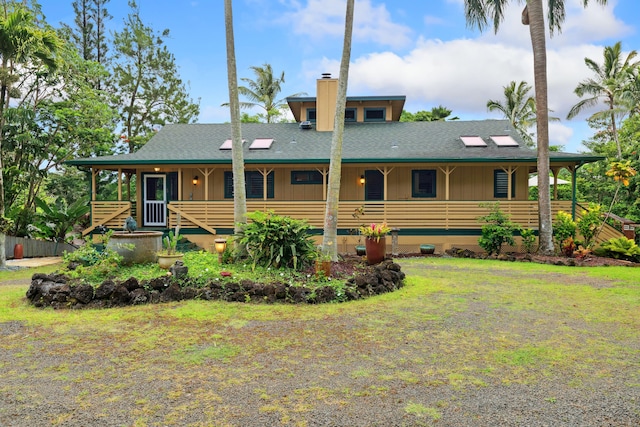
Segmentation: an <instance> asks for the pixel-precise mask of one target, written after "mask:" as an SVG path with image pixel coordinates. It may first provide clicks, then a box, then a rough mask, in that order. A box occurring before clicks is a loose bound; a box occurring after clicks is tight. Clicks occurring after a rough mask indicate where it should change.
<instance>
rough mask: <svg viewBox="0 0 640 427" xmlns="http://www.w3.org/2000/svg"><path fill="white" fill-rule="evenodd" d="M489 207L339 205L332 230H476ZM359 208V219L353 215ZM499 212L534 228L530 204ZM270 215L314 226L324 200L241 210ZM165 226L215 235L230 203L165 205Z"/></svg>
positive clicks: (227, 222) (225, 223)
mask: <svg viewBox="0 0 640 427" xmlns="http://www.w3.org/2000/svg"><path fill="white" fill-rule="evenodd" d="M490 205H491V204H483V203H481V202H475V201H474V202H458V201H455V202H452V201H449V202H427V201H387V202H359V201H342V202H340V211H339V213H338V227H339V228H342V229H345V228H356V227H359V226H360V225H361V224H366V223H371V222H386V223H387V224H388V225H389V226H391V227H398V228H401V229H402V228H405V229H412V228H413V229H419V228H433V229H444V230H451V229H463V228H471V229H477V228H480V227H481V224H480V223H479V222H478V217H480V216H483V215H486V214H487V213H488V212H489V211H490ZM360 208H362V209H361V212H362V214H361V215H359V216H358V215H354V214H355V213H356V212H357V211H359V210H360ZM500 208H501V209H502V211H503V212H505V213H506V214H509V215H510V216H511V219H512V220H513V221H514V222H516V223H518V224H520V225H521V226H523V227H526V228H537V227H538V204H537V202H535V201H510V202H500ZM256 210H258V211H268V210H271V211H274V212H275V213H277V214H280V215H288V216H291V217H293V218H299V219H306V220H307V221H308V222H309V223H310V224H311V225H313V226H314V227H318V228H322V227H323V223H324V213H325V202H324V201H305V202H298V201H295V202H294V201H266V202H265V201H247V211H248V212H253V211H256ZM559 210H565V211H570V210H571V202H567V201H554V202H552V214H553V215H554V216H555V214H556V212H557V211H559ZM169 211H170V216H169V226H170V227H174V226H175V224H176V219H177V214H178V213H180V214H181V220H180V226H181V227H184V228H196V227H200V228H203V229H211V230H215V229H216V228H233V225H234V224H233V202H232V201H224V202H217V201H216V202H200V201H184V202H171V203H170V204H169Z"/></svg>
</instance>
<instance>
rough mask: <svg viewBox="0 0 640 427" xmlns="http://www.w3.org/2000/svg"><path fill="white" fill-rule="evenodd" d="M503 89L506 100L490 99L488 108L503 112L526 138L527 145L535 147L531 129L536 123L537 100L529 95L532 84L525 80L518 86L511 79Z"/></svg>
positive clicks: (523, 137)
mask: <svg viewBox="0 0 640 427" xmlns="http://www.w3.org/2000/svg"><path fill="white" fill-rule="evenodd" d="M503 89H504V102H500V101H496V100H489V101H487V109H488V110H489V111H499V112H501V113H502V114H503V115H504V116H505V117H506V118H507V119H508V120H509V122H510V123H511V125H512V126H513V127H514V128H515V129H516V131H517V132H518V134H519V135H520V136H521V137H522V139H524V141H525V143H526V144H527V146H529V147H534V146H535V141H534V140H533V135H532V134H531V132H530V131H529V129H530V128H531V127H532V126H534V125H535V123H536V100H535V99H534V98H533V96H531V95H529V91H530V90H531V86H529V84H528V83H527V82H524V81H521V82H519V83H518V84H517V86H516V82H515V81H511V82H510V83H509V84H508V85H507V86H504V88H503Z"/></svg>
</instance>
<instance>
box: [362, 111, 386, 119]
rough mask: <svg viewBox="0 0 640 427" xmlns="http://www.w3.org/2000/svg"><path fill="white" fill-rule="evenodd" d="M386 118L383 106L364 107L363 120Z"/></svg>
mask: <svg viewBox="0 0 640 427" xmlns="http://www.w3.org/2000/svg"><path fill="white" fill-rule="evenodd" d="M386 118H387V112H386V110H385V109H384V108H365V109H364V121H365V122H384V121H385V120H386Z"/></svg>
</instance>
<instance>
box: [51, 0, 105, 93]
mask: <svg viewBox="0 0 640 427" xmlns="http://www.w3.org/2000/svg"><path fill="white" fill-rule="evenodd" d="M109 1H110V0H75V1H74V2H73V3H72V5H73V11H74V13H75V19H74V24H75V26H74V27H72V26H70V25H68V24H63V32H64V34H65V35H66V36H67V37H68V38H69V40H70V41H71V42H72V43H73V44H74V45H75V46H76V47H77V48H78V51H79V52H80V56H81V57H82V58H83V59H84V60H85V61H94V62H97V63H99V64H102V65H104V66H106V65H107V63H108V57H107V55H108V50H109V47H108V46H109V45H108V40H107V29H106V24H107V22H108V21H109V20H110V19H112V18H113V17H112V16H111V15H110V14H109V12H108V10H107V4H108V3H109ZM94 85H95V86H96V87H97V88H100V87H101V86H102V82H101V81H100V80H98V81H95V82H94Z"/></svg>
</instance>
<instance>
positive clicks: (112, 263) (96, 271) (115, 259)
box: [62, 231, 122, 283]
mask: <svg viewBox="0 0 640 427" xmlns="http://www.w3.org/2000/svg"><path fill="white" fill-rule="evenodd" d="M111 234H113V231H110V232H109V233H107V234H106V235H105V236H104V239H103V241H102V245H103V247H102V248H99V247H98V246H96V245H95V244H94V243H93V242H92V241H91V240H90V238H87V239H86V240H85V244H84V245H82V246H81V247H79V248H78V249H76V250H75V251H73V252H65V253H64V255H63V256H62V260H63V261H64V262H65V264H66V265H67V266H69V267H71V266H73V269H70V270H69V271H68V272H65V274H67V275H68V276H69V277H71V278H82V279H84V280H86V281H87V282H90V283H99V282H100V281H102V280H104V279H106V278H111V277H113V276H114V275H115V274H116V272H117V271H118V266H119V265H120V264H121V263H122V256H121V255H120V254H118V253H117V252H116V251H114V250H113V249H110V248H108V247H107V242H108V240H109V237H110V236H111ZM74 264H77V265H74Z"/></svg>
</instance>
